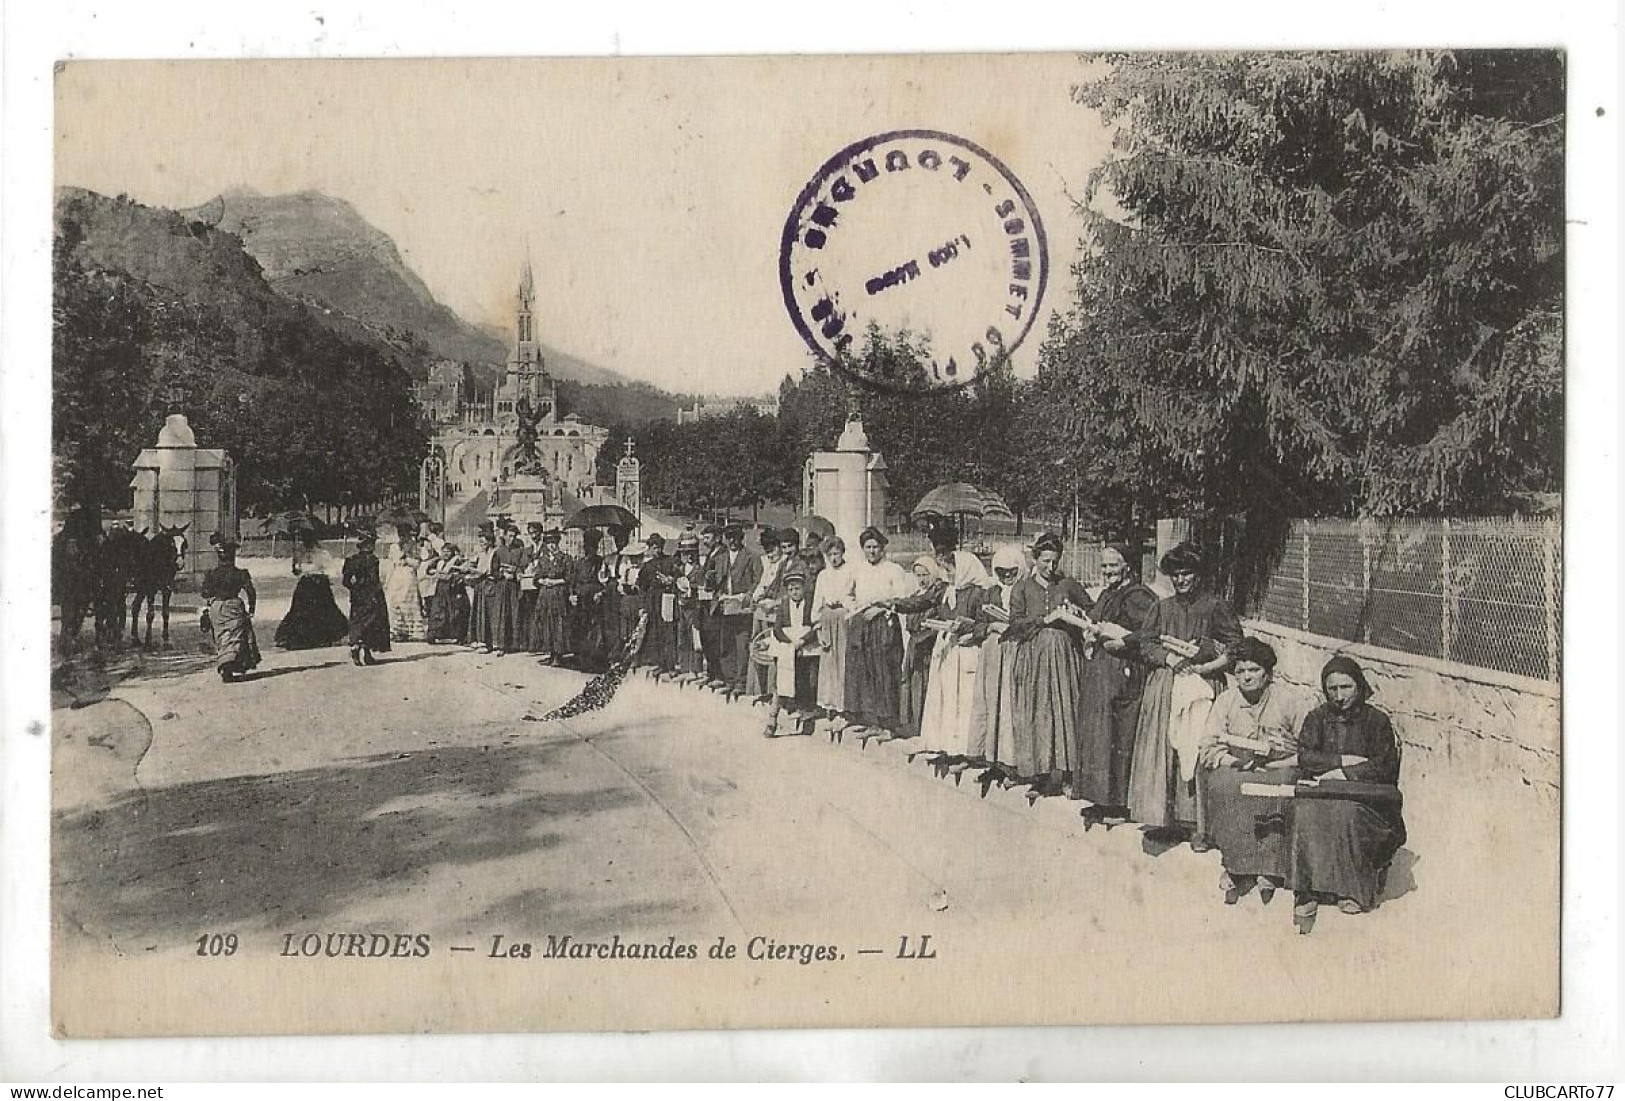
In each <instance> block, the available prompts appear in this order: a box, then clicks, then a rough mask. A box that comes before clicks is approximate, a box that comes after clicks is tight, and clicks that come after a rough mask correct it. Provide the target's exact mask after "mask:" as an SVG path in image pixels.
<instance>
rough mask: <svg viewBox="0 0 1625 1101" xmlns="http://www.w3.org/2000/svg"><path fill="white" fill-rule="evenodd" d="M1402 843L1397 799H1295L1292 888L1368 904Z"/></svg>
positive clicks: (1371, 903) (1374, 898)
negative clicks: (1375, 802) (1378, 802)
mask: <svg viewBox="0 0 1625 1101" xmlns="http://www.w3.org/2000/svg"><path fill="white" fill-rule="evenodd" d="M1404 843H1405V820H1404V818H1403V816H1402V814H1401V805H1400V804H1399V803H1393V804H1388V805H1382V806H1377V805H1373V804H1370V803H1364V802H1360V801H1359V800H1355V799H1302V798H1300V799H1294V800H1293V801H1292V863H1291V884H1292V889H1293V890H1295V891H1307V892H1310V893H1313V894H1324V895H1332V896H1334V897H1336V898H1340V899H1342V898H1352V899H1353V900H1354V901H1355V902H1358V903H1359V904H1360V906H1361V907H1363V908H1364V909H1367V910H1369V909H1371V908H1372V907H1373V906H1375V905H1376V904H1377V896H1378V895H1379V894H1380V893H1381V884H1382V878H1383V873H1384V871H1385V870H1386V869H1387V867H1388V864H1389V862H1390V861H1392V860H1393V858H1394V854H1395V853H1396V852H1398V851H1399V847H1400V846H1401V845H1403V844H1404Z"/></svg>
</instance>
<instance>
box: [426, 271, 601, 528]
mask: <svg viewBox="0 0 1625 1101" xmlns="http://www.w3.org/2000/svg"><path fill="white" fill-rule="evenodd" d="M515 306H516V311H515V312H516V315H515V326H514V328H515V332H514V343H513V348H512V350H511V351H510V352H509V353H508V359H507V362H506V363H505V364H504V365H503V372H502V378H501V380H500V381H499V382H498V383H497V386H496V387H495V389H493V390H491V391H489V392H488V393H484V394H478V393H471V392H469V386H468V381H467V377H466V373H465V372H464V370H463V366H462V364H460V363H452V362H444V363H440V364H436V365H435V366H434V367H433V368H431V369H430V372H429V378H428V381H427V382H426V383H424V384H422V385H420V386H419V387H417V393H418V400H419V404H420V405H421V406H422V408H423V409H424V411H425V412H426V413H427V414H428V416H429V417H430V419H431V420H432V421H434V424H435V434H434V448H435V451H436V453H437V454H438V455H439V456H440V457H441V458H442V460H443V462H444V464H445V479H446V490H447V497H448V503H449V504H451V505H453V506H456V505H458V504H460V503H463V502H467V501H469V500H471V499H473V498H474V497H476V496H478V495H480V494H481V493H486V494H488V495H489V496H490V499H492V500H493V501H495V499H496V496H497V494H498V493H499V492H500V491H501V490H502V489H503V487H504V483H507V482H509V481H511V479H513V477H514V476H515V475H516V474H520V473H529V474H531V475H533V476H534V475H541V476H544V477H545V478H547V479H548V480H549V481H550V482H551V483H552V484H554V485H556V486H558V487H560V488H562V489H563V490H565V491H567V492H568V493H570V494H572V495H575V496H586V495H587V494H588V492H589V491H590V490H591V488H592V487H593V486H594V485H595V484H596V482H597V469H598V452H599V450H600V449H601V448H602V447H603V446H604V442H605V441H606V440H607V439H608V438H609V431H608V429H605V428H600V427H599V426H597V425H593V424H587V423H585V422H584V421H582V419H581V418H580V417H579V416H577V415H576V414H574V413H562V412H561V410H560V409H559V395H558V384H557V382H555V381H554V379H553V376H552V374H550V373H549V372H548V370H547V360H546V357H544V356H543V355H542V350H541V345H540V343H539V342H538V341H537V339H536V282H535V278H534V276H533V275H532V273H531V267H530V261H529V260H526V261H525V266H524V269H523V270H522V271H521V273H520V277H519V289H518V294H517V296H516V301H515ZM527 448H528V449H530V450H531V451H533V453H534V459H533V460H532V461H530V462H529V463H527V462H526V459H527V456H526V454H525V452H526V449H527Z"/></svg>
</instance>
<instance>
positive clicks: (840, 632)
mask: <svg viewBox="0 0 1625 1101" xmlns="http://www.w3.org/2000/svg"><path fill="white" fill-rule="evenodd" d="M850 634H851V631H850V627H849V624H848V622H847V618H846V613H845V612H843V611H839V610H836V611H831V612H826V613H825V614H824V621H823V622H822V623H820V624H819V625H818V641H819V642H820V643H821V644H822V645H823V648H824V649H823V655H822V657H821V659H820V660H819V662H818V706H819V707H822V708H823V709H824V710H826V711H836V712H839V711H845V710H846V647H847V641H848V636H849V635H850Z"/></svg>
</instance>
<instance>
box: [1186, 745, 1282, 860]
mask: <svg viewBox="0 0 1625 1101" xmlns="http://www.w3.org/2000/svg"><path fill="white" fill-rule="evenodd" d="M1297 778H1298V772H1297V769H1295V768H1291V767H1290V766H1289V767H1287V768H1263V769H1257V770H1255V771H1251V772H1242V771H1241V770H1240V769H1238V768H1233V767H1229V766H1226V767H1221V768H1213V769H1202V770H1200V771H1199V772H1197V774H1196V782H1197V784H1198V785H1200V790H1199V791H1198V793H1197V795H1198V802H1199V803H1200V805H1201V812H1202V814H1201V817H1202V826H1203V831H1204V832H1205V833H1206V834H1207V837H1208V839H1209V840H1210V841H1212V842H1213V844H1214V845H1216V846H1217V847H1218V849H1219V853H1220V855H1221V856H1222V857H1223V860H1224V870H1225V871H1227V872H1229V873H1230V874H1231V875H1267V876H1273V877H1275V878H1277V879H1284V878H1285V877H1286V873H1287V864H1288V849H1287V822H1288V817H1287V816H1288V813H1289V812H1290V810H1291V807H1292V803H1293V800H1291V799H1278V798H1275V797H1272V796H1268V795H1244V794H1242V791H1241V785H1243V784H1269V785H1272V786H1274V785H1278V784H1290V783H1293V782H1295V781H1296V780H1297Z"/></svg>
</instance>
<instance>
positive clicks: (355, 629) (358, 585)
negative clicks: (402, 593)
mask: <svg viewBox="0 0 1625 1101" xmlns="http://www.w3.org/2000/svg"><path fill="white" fill-rule="evenodd" d="M377 543H378V537H377V536H376V535H374V534H373V533H372V532H370V531H369V532H363V533H362V534H361V537H360V538H359V539H357V540H356V551H355V553H354V554H352V555H350V557H348V558H346V559H345V560H344V587H345V588H346V589H349V590H350V660H351V661H353V662H355V663H356V664H357V665H376V664H378V662H377V660H376V658H374V656H373V655H374V654H382V653H387V652H388V651H389V608H388V605H387V604H386V603H385V601H384V586H383V583H382V582H381V581H379V579H378V556H377V555H376V554H374V553H373V547H374V546H376V545H377Z"/></svg>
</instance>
